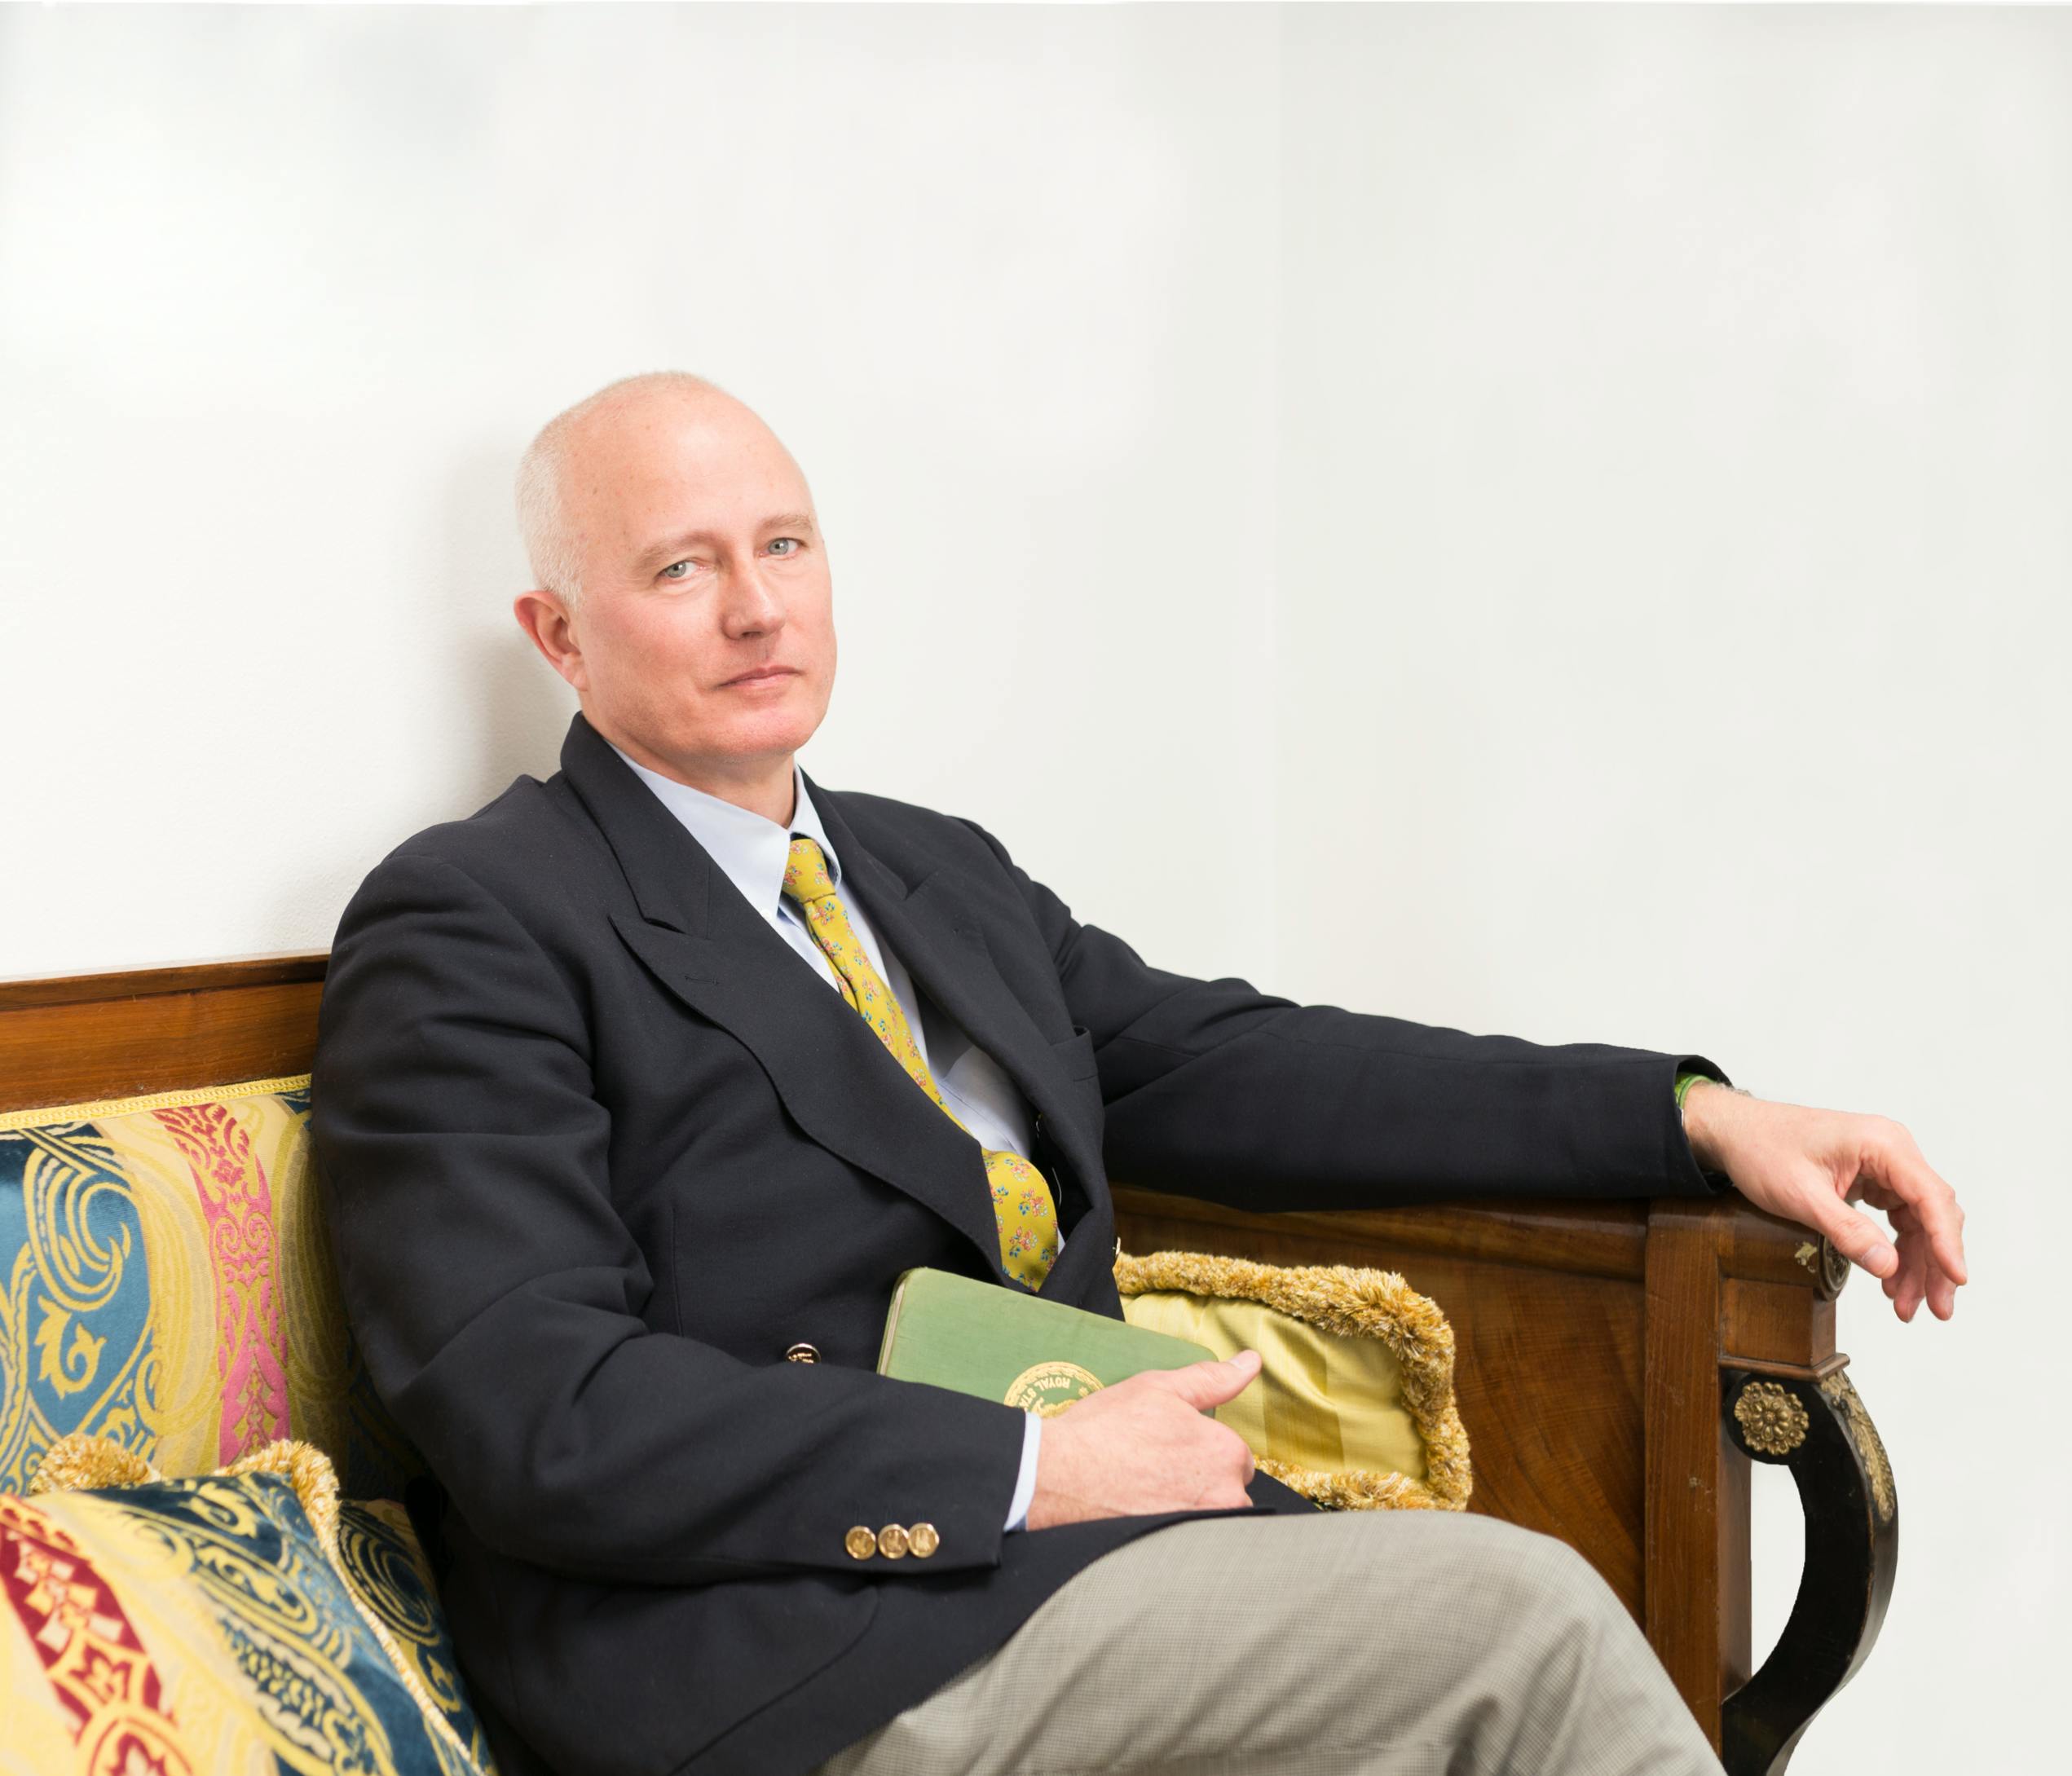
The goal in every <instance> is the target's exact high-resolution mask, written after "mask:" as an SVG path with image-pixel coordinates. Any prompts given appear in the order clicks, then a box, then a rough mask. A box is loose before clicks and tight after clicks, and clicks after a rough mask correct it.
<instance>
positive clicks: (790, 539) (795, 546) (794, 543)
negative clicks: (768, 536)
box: [769, 536, 806, 560]
mask: <svg viewBox="0 0 2072 1776" xmlns="http://www.w3.org/2000/svg"><path fill="white" fill-rule="evenodd" d="M778 543H789V544H791V548H790V549H788V550H787V551H786V553H785V558H786V559H787V560H788V559H790V557H791V556H793V555H796V554H797V553H799V551H800V549H804V548H805V546H806V545H805V544H804V543H802V542H800V540H799V539H798V538H797V537H796V536H780V537H778V539H777V542H774V543H772V544H770V545H769V546H770V547H771V548H772V549H774V548H776V547H777V544H778Z"/></svg>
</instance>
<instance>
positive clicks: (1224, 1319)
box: [1115, 1252, 1473, 1511]
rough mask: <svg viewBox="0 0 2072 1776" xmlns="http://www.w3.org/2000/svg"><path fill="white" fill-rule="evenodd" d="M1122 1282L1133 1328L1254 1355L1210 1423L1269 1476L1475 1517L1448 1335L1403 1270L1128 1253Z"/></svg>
mask: <svg viewBox="0 0 2072 1776" xmlns="http://www.w3.org/2000/svg"><path fill="white" fill-rule="evenodd" d="M1115 1286H1116V1288H1117V1289H1118V1292H1119V1293H1120V1294H1121V1295H1122V1314H1123V1317H1124V1318H1125V1319H1126V1320H1128V1321H1129V1322H1130V1323H1131V1324H1132V1325H1139V1326H1148V1327H1150V1328H1151V1329H1153V1330H1154V1331H1157V1332H1165V1333H1172V1334H1173V1335H1174V1336H1175V1337H1177V1338H1191V1339H1193V1341H1194V1342H1196V1343H1197V1344H1200V1345H1203V1346H1206V1347H1207V1348H1208V1349H1210V1350H1211V1351H1215V1354H1216V1355H1218V1356H1219V1357H1228V1356H1232V1355H1236V1354H1237V1352H1238V1351H1241V1350H1251V1351H1258V1352H1259V1355H1260V1357H1261V1359H1262V1364H1263V1366H1262V1368H1261V1371H1260V1374H1259V1380H1258V1381H1256V1382H1254V1383H1253V1384H1252V1386H1250V1387H1248V1388H1246V1389H1245V1391H1244V1392H1243V1393H1242V1394H1241V1395H1238V1397H1237V1399H1234V1400H1231V1401H1228V1402H1227V1403H1226V1404H1223V1405H1222V1406H1219V1407H1218V1408H1216V1413H1215V1416H1216V1417H1217V1419H1218V1421H1219V1422H1221V1423H1223V1424H1226V1425H1228V1426H1230V1428H1231V1429H1232V1430H1234V1431H1236V1432H1237V1434H1238V1435H1239V1436H1241V1437H1242V1438H1243V1439H1245V1443H1246V1444H1247V1445H1248V1446H1249V1447H1250V1449H1251V1451H1252V1454H1253V1457H1254V1460H1255V1461H1257V1462H1258V1463H1259V1467H1260V1469H1261V1470H1263V1472H1265V1473H1267V1474H1272V1476H1273V1477H1274V1478H1275V1479H1277V1480H1280V1481H1281V1482H1282V1483H1284V1484H1285V1485H1287V1486H1290V1487H1294V1490H1295V1491H1297V1492H1301V1493H1303V1494H1304V1495H1305V1496H1307V1497H1309V1498H1312V1499H1314V1500H1315V1501H1316V1502H1317V1503H1318V1504H1320V1505H1325V1507H1327V1508H1329V1509H1355V1510H1363V1509H1364V1510H1371V1509H1387V1508H1395V1509H1426V1510H1453V1511H1457V1510H1463V1509H1466V1506H1467V1501H1468V1494H1469V1492H1470V1489H1471V1487H1472V1484H1473V1482H1472V1479H1471V1476H1470V1470H1469V1464H1468V1442H1467V1433H1466V1430H1464V1429H1463V1428H1462V1426H1461V1417H1460V1413H1459V1412H1458V1411H1457V1410H1456V1408H1455V1407H1454V1404H1453V1328H1452V1327H1451V1326H1450V1325H1448V1324H1447V1321H1446V1316H1445V1315H1444V1314H1443V1313H1441V1312H1440V1311H1439V1308H1438V1307H1436V1306H1435V1304H1434V1303H1433V1302H1431V1300H1430V1299H1429V1298H1427V1297H1426V1296H1423V1295H1420V1294H1418V1293H1417V1292H1416V1291H1415V1290H1413V1289H1411V1288H1409V1286H1408V1285H1406V1284H1405V1283H1404V1280H1403V1279H1402V1278H1401V1277H1400V1276H1397V1275H1396V1274H1395V1272H1394V1271H1375V1270H1364V1269H1360V1268H1357V1267H1353V1266H1351V1265H1342V1264H1317V1265H1301V1266H1288V1265H1274V1264H1258V1263H1251V1262H1250V1261H1249V1260H1247V1259H1243V1258H1219V1257H1215V1256H1214V1255H1212V1254H1208V1253H1203V1252H1153V1253H1148V1254H1144V1256H1141V1257H1137V1256H1132V1255H1130V1254H1123V1255H1122V1256H1121V1257H1119V1258H1118V1259H1117V1261H1116V1265H1115Z"/></svg>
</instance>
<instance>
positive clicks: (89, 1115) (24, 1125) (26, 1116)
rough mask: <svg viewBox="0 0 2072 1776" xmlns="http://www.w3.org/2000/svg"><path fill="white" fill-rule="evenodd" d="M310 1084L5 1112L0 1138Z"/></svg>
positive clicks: (242, 1085) (191, 1091)
mask: <svg viewBox="0 0 2072 1776" xmlns="http://www.w3.org/2000/svg"><path fill="white" fill-rule="evenodd" d="M309 1082H310V1076H309V1075H308V1074H307V1073H291V1074H289V1076H288V1077H285V1078H282V1079H243V1080H240V1081H239V1082H237V1083H236V1084H235V1085H228V1086H191V1087H189V1088H188V1089H187V1090H186V1091H152V1092H148V1093H146V1094H145V1095H143V1097H141V1098H99V1099H96V1100H95V1101H94V1102H93V1103H91V1104H50V1105H47V1106H46V1108H42V1109H40V1110H8V1111H5V1112H0V1135H4V1134H6V1133H7V1132H8V1131H9V1130H14V1129H33V1128H40V1127H41V1126H42V1125H43V1124H44V1123H46V1122H99V1120H100V1119H101V1118H102V1117H111V1116H128V1115H130V1114H131V1113H134V1112H135V1111H138V1110H181V1109H185V1108H187V1105H189V1104H214V1103H215V1102H216V1101H217V1100H218V1099H223V1098H263V1097H265V1096H267V1095H268V1094H269V1093H271V1092H276V1091H301V1090H302V1087H303V1086H306V1085H307V1084H308V1083H309Z"/></svg>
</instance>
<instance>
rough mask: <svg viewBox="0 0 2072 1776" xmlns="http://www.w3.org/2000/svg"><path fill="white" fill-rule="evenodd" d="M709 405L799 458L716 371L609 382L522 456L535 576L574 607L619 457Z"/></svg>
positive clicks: (525, 524)
mask: <svg viewBox="0 0 2072 1776" xmlns="http://www.w3.org/2000/svg"><path fill="white" fill-rule="evenodd" d="M695 408H703V409H706V410H708V411H711V412H714V416H715V417H717V416H719V413H720V412H721V411H722V410H723V411H724V413H725V420H726V421H728V422H729V423H730V424H731V425H733V426H734V427H735V428H736V429H737V430H749V431H753V432H756V433H759V434H761V435H760V440H759V442H761V443H765V445H766V446H768V447H774V448H775V450H776V451H777V452H778V453H779V454H781V455H783V456H784V457H785V459H786V460H787V461H791V453H790V452H788V451H787V450H785V448H784V447H783V444H782V443H779V442H778V438H777V435H776V434H774V432H772V431H771V430H769V427H768V426H767V425H764V424H763V422H762V421H761V419H760V417H759V416H757V415H756V413H755V412H754V411H753V410H752V408H749V407H748V406H747V404H746V403H744V402H742V401H740V400H738V399H736V398H735V397H734V395H732V394H729V393H728V392H727V391H726V390H725V389H723V388H721V386H719V384H718V383H716V382H714V381H712V380H711V379H710V378H709V377H701V376H694V375H693V374H692V373H691V372H690V371H688V370H650V371H648V372H645V373H643V374H641V375H640V376H632V377H621V378H620V379H619V381H616V382H608V383H606V385H605V386H604V387H602V388H601V389H599V390H597V392H596V393H595V394H590V395H586V396H584V399H581V400H580V401H578V402H577V403H575V405H574V406H573V407H571V408H565V409H564V410H563V411H562V412H559V413H557V414H556V415H555V416H553V418H552V419H550V420H549V421H547V423H546V424H545V425H543V426H541V427H540V430H539V433H538V434H537V435H536V437H535V438H533V440H532V442H531V444H530V445H528V446H527V448H526V452H525V455H524V456H523V457H522V459H521V460H520V461H519V463H518V535H519V536H520V538H521V539H522V541H523V543H524V544H525V554H526V559H527V561H528V562H530V563H531V567H532V576H533V580H534V583H535V584H537V585H540V586H542V587H544V588H546V589H547V590H548V591H549V592H552V593H554V594H555V595H556V596H557V597H560V598H561V599H562V601H563V602H565V603H566V604H567V605H568V606H570V607H571V609H572V608H573V607H574V606H575V604H576V602H577V601H578V600H579V599H580V597H581V595H582V590H583V578H584V552H585V544H586V540H587V538H588V535H589V522H588V521H589V518H591V516H592V513H590V512H589V510H586V508H589V507H591V506H593V505H595V503H596V501H597V499H598V497H599V496H606V497H608V496H609V491H610V490H609V488H608V487H606V486H605V485H603V484H602V483H606V481H607V480H608V478H609V477H610V474H611V465H612V464H613V461H614V459H619V460H620V461H623V460H624V457H625V456H626V455H627V453H628V450H629V448H630V449H632V450H633V451H635V452H637V450H638V449H639V448H640V440H641V438H642V437H643V436H644V435H645V434H650V433H651V432H652V431H653V430H655V427H656V425H657V424H658V423H659V422H661V421H663V420H665V419H667V418H671V417H676V416H681V414H682V412H684V411H685V410H686V409H695ZM791 468H792V470H793V472H794V473H795V474H798V476H799V481H800V485H801V486H802V487H803V486H804V484H805V475H804V474H803V473H800V471H799V469H798V465H797V464H796V461H792V462H791Z"/></svg>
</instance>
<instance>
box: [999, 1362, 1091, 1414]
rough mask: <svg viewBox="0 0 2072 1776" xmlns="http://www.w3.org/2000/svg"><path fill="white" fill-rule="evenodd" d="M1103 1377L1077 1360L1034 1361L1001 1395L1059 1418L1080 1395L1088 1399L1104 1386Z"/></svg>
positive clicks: (1011, 1402) (1008, 1401) (1026, 1408)
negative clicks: (1074, 1361) (1068, 1361)
mask: <svg viewBox="0 0 2072 1776" xmlns="http://www.w3.org/2000/svg"><path fill="white" fill-rule="evenodd" d="M1100 1385H1101V1383H1100V1377H1098V1376H1097V1375H1096V1374H1095V1373H1093V1371H1092V1370H1091V1369H1082V1368H1080V1367H1079V1365H1078V1364H1076V1363H1066V1362H1064V1361H1061V1360H1052V1361H1051V1362H1048V1363H1032V1364H1029V1367H1028V1368H1025V1369H1024V1370H1023V1371H1022V1372H1021V1374H1019V1375H1017V1376H1016V1377H1015V1378H1014V1379H1013V1380H1012V1382H1009V1383H1008V1384H1007V1392H1006V1393H1005V1394H1003V1395H1001V1396H1000V1397H1001V1399H1003V1401H1005V1402H1006V1404H1008V1405H1010V1406H1019V1407H1020V1408H1021V1409H1022V1410H1023V1411H1024V1412H1034V1413H1035V1414H1036V1416H1037V1417H1039V1418H1055V1417H1056V1416H1057V1415H1058V1414H1059V1413H1060V1412H1063V1411H1064V1410H1065V1408H1066V1407H1068V1406H1069V1405H1070V1404H1072V1403H1073V1401H1074V1400H1076V1399H1085V1398H1086V1397H1087V1395H1089V1394H1091V1393H1095V1392H1096V1391H1098V1390H1099V1389H1100Z"/></svg>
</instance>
